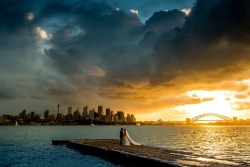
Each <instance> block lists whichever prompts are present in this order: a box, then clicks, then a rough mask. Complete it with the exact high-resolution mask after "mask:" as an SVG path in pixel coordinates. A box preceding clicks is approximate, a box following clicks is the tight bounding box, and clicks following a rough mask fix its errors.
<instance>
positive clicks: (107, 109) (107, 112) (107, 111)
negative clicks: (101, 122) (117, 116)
mask: <svg viewBox="0 0 250 167" xmlns="http://www.w3.org/2000/svg"><path fill="white" fill-rule="evenodd" d="M106 115H107V116H111V112H110V108H106Z"/></svg>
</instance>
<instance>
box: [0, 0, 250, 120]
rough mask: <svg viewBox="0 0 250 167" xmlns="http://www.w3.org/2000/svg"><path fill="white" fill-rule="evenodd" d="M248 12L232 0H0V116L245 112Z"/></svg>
mask: <svg viewBox="0 0 250 167" xmlns="http://www.w3.org/2000/svg"><path fill="white" fill-rule="evenodd" d="M249 11H250V1H236V0H210V1H207V0H190V1H187V0H178V1H177V0H145V1H141V0H127V1H126V2H125V1H122V0H116V1H113V0H104V1H103V0H91V1H90V0H86V1H81V0H74V1H70V2H69V1H67V0H60V1H59V0H41V1H39V2H34V1H32V0H20V1H17V2H16V1H12V0H2V1H1V2H0V21H1V22H2V24H0V35H1V38H0V48H1V49H0V58H1V61H0V76H1V78H0V106H1V107H0V115H2V114H9V115H14V114H15V113H19V112H20V109H25V108H26V109H27V111H37V112H42V111H43V110H44V109H45V108H49V109H50V110H51V111H57V106H55V105H54V104H60V106H61V108H62V109H63V106H72V107H77V106H78V105H79V104H89V106H96V104H103V106H112V108H113V110H114V111H126V112H127V113H134V114H135V115H136V116H137V119H138V121H144V120H153V121H156V120H158V119H163V120H168V119H170V118H171V119H174V120H180V119H183V118H192V117H194V116H196V115H200V114H204V113H217V114H222V115H225V116H228V117H233V116H237V117H238V118H239V119H249V118H250V72H249V71H250V67H249V63H250V56H249V55H250V54H249V53H250V49H249V48H250V38H249V36H250V23H249V19H250V13H249ZM81 107H83V106H81ZM64 110H65V111H64V112H66V111H67V109H64Z"/></svg>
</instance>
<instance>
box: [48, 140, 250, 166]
mask: <svg viewBox="0 0 250 167" xmlns="http://www.w3.org/2000/svg"><path fill="white" fill-rule="evenodd" d="M52 144H53V145H66V146H67V147H69V148H72V149H75V150H78V151H79V152H81V153H83V154H87V155H92V156H96V157H100V158H102V159H104V160H106V161H109V162H111V163H113V164H117V165H120V166H124V167H141V166H155V167H156V166H157V167H162V166H170V167H172V166H173V167H175V166H205V167H207V166H211V167H228V166H247V164H244V163H236V162H231V161H226V160H218V159H214V158H211V157H210V158H209V157H201V156H197V155H192V154H191V153H189V154H188V153H183V152H178V151H173V150H168V149H165V148H159V147H152V146H146V145H131V146H121V145H119V140H116V139H81V140H52Z"/></svg>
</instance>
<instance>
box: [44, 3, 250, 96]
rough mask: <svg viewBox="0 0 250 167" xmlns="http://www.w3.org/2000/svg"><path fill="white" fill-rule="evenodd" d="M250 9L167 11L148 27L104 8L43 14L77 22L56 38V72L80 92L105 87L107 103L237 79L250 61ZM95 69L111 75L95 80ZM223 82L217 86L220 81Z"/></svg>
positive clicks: (52, 54)
mask: <svg viewBox="0 0 250 167" xmlns="http://www.w3.org/2000/svg"><path fill="white" fill-rule="evenodd" d="M78 3H79V4H78ZM77 4H78V5H77ZM249 6H250V5H249V2H248V1H233V0H229V1H218V0H216V1H203V0H200V1H197V3H196V5H195V6H194V7H193V9H192V13H191V14H190V15H189V16H186V15H185V14H184V13H183V12H181V11H178V10H171V11H160V12H155V13H154V14H153V15H152V17H151V18H149V19H148V20H147V21H146V22H145V25H143V24H142V23H141V21H140V20H139V18H138V16H137V15H135V14H132V13H126V12H124V11H122V10H120V11H117V10H115V9H113V8H111V7H110V6H108V5H107V4H104V3H103V2H101V3H97V2H96V3H85V4H82V3H80V2H78V1H76V2H75V3H74V5H72V4H66V3H63V5H61V6H60V5H59V6H58V7H57V8H54V10H53V11H49V12H48V11H47V10H46V9H48V10H51V7H46V9H44V14H42V13H41V14H40V15H41V16H43V15H44V16H45V15H46V17H48V18H49V13H50V15H56V14H60V15H61V16H62V18H71V19H70V21H68V22H67V21H66V22H65V20H61V22H64V24H63V26H62V27H61V28H59V29H57V31H56V32H54V33H53V38H52V39H51V40H50V44H51V46H52V48H51V49H47V50H46V51H45V53H46V55H47V56H48V57H49V58H50V59H49V61H50V63H51V65H52V66H53V67H54V68H56V69H57V70H58V71H59V72H60V73H62V74H63V75H65V76H67V77H68V78H70V80H71V81H72V82H74V83H75V84H76V85H78V87H81V86H84V85H86V84H93V85H96V86H100V85H102V86H104V88H102V90H101V92H100V95H103V94H105V93H104V92H103V91H104V90H106V91H107V92H108V91H109V90H112V87H115V88H117V87H120V88H126V87H127V85H128V84H130V83H139V82H143V81H150V83H151V84H152V85H159V84H163V83H164V84H166V85H167V83H168V82H171V81H172V80H174V79H176V78H177V77H180V76H184V75H185V76H187V75H190V74H195V73H200V74H202V73H207V72H211V71H213V70H218V69H224V68H225V69H224V70H222V71H230V69H232V67H231V66H233V65H235V63H236V62H237V60H239V59H243V58H247V60H248V57H247V55H246V52H247V50H246V46H247V45H248V36H249V31H248V28H249V23H248V22H247V21H246V20H248V18H249V14H248V11H249V10H248V8H249ZM57 9H58V10H57ZM65 10H66V11H68V13H66V12H65V13H63V11H65ZM42 11H43V10H42ZM62 13H63V14H62ZM90 69H92V70H93V71H96V69H98V70H101V71H103V74H102V75H99V74H97V75H94V76H93V75H92V74H93V73H92V70H90ZM227 73H228V72H227ZM230 73H234V71H232V70H231V71H230ZM215 75H217V77H216V76H213V77H211V79H212V80H214V81H216V80H217V79H218V76H220V73H219V74H215ZM221 75H222V74H221ZM96 76H98V77H96ZM228 76H230V74H228ZM79 78H81V79H79ZM76 81H77V82H76ZM176 84H179V83H176ZM105 88H107V89H105Z"/></svg>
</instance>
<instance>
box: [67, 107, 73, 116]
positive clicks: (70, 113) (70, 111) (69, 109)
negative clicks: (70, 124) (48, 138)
mask: <svg viewBox="0 0 250 167" xmlns="http://www.w3.org/2000/svg"><path fill="white" fill-rule="evenodd" d="M68 115H72V107H68Z"/></svg>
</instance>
